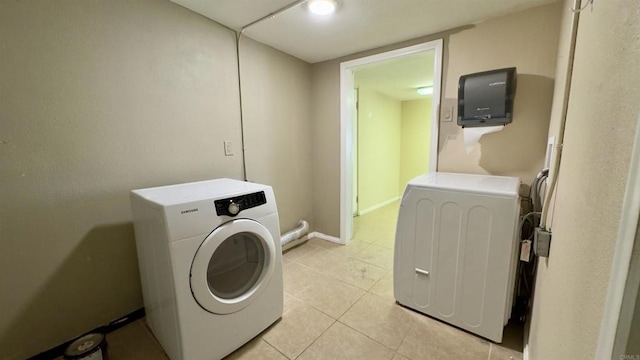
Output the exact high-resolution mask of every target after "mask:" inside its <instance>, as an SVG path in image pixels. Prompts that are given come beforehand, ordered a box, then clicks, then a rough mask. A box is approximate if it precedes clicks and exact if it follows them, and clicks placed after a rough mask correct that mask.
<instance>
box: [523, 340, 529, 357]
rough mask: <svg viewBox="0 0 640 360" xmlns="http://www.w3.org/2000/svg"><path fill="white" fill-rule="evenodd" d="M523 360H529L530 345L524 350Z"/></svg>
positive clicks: (526, 345) (525, 346)
mask: <svg viewBox="0 0 640 360" xmlns="http://www.w3.org/2000/svg"><path fill="white" fill-rule="evenodd" d="M522 360H529V344H524V349H522Z"/></svg>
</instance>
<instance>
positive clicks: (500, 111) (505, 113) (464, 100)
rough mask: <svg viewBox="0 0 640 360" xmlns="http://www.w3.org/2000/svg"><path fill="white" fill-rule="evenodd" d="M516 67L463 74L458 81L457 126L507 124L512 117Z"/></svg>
mask: <svg viewBox="0 0 640 360" xmlns="http://www.w3.org/2000/svg"><path fill="white" fill-rule="evenodd" d="M515 96H516V68H515V67H512V68H505V69H497V70H490V71H483V72H479V73H474V74H468V75H463V76H461V77H460V81H459V83H458V125H460V126H462V127H473V126H476V127H477V126H497V125H506V124H508V123H510V122H511V121H512V120H513V100H514V98H515Z"/></svg>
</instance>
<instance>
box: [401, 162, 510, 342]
mask: <svg viewBox="0 0 640 360" xmlns="http://www.w3.org/2000/svg"><path fill="white" fill-rule="evenodd" d="M519 187H520V180H519V179H518V178H515V177H506V176H489V175H471V174H452V173H432V174H428V175H423V176H419V177H417V178H415V179H413V180H411V181H410V182H409V184H408V185H407V187H406V189H405V192H404V195H403V196H402V202H401V204H400V210H399V213H398V226H397V228H396V242H395V252H394V266H393V287H394V295H395V298H396V300H398V302H399V303H400V304H402V305H405V306H407V307H410V308H412V309H415V310H417V311H420V312H422V313H425V314H427V315H430V316H432V317H435V318H437V319H440V320H442V321H445V322H448V323H450V324H453V325H455V326H457V327H460V328H462V329H465V330H467V331H470V332H473V333H475V334H478V335H480V336H483V337H486V338H488V339H490V340H493V341H495V342H501V341H502V333H503V328H504V326H505V325H506V323H507V321H508V320H509V317H510V315H511V305H512V301H513V289H514V283H515V271H516V265H517V261H518V260H517V250H518V248H519V239H517V236H516V234H517V224H518V219H519V215H520V196H519V193H518V192H519Z"/></svg>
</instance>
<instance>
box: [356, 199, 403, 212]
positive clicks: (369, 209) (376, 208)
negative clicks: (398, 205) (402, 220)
mask: <svg viewBox="0 0 640 360" xmlns="http://www.w3.org/2000/svg"><path fill="white" fill-rule="evenodd" d="M398 200H400V196H396V197H394V198H391V199H389V200H387V201H384V202H381V203H380V204H378V205H374V206H370V207H368V208H366V209H364V210H362V211H359V212H358V214H359V215H361V216H362V215H364V214H366V213H370V212H372V211H374V210H378V209H380V208H381V207H385V206H387V205H389V204H391V203H394V202H396V201H398Z"/></svg>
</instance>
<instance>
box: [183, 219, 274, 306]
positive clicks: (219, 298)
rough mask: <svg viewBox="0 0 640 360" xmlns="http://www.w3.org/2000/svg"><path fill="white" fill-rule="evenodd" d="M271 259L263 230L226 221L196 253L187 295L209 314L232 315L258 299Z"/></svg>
mask: <svg viewBox="0 0 640 360" xmlns="http://www.w3.org/2000/svg"><path fill="white" fill-rule="evenodd" d="M279 240H280V239H278V241H279ZM275 260H276V250H275V243H274V239H273V237H272V236H271V233H270V232H269V230H268V229H267V228H266V227H264V226H263V225H262V224H260V223H259V222H257V221H253V220H248V219H237V220H233V221H230V222H228V223H225V224H223V225H221V226H220V227H218V228H216V229H215V230H214V231H213V232H211V234H209V236H207V238H206V239H205V240H204V242H203V243H202V245H200V248H199V249H198V251H197V252H196V255H195V257H194V259H193V264H192V265H191V276H190V282H191V292H192V293H193V296H194V297H195V299H196V301H197V302H198V304H200V306H202V307H203V308H204V309H205V310H207V311H209V312H212V313H216V314H230V313H234V312H236V311H239V310H241V309H243V308H245V307H246V306H248V305H249V304H251V302H253V300H254V299H256V298H257V297H258V296H260V293H261V292H262V291H263V290H264V288H265V286H266V285H267V284H268V282H269V280H270V279H271V274H273V269H274V266H275Z"/></svg>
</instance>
